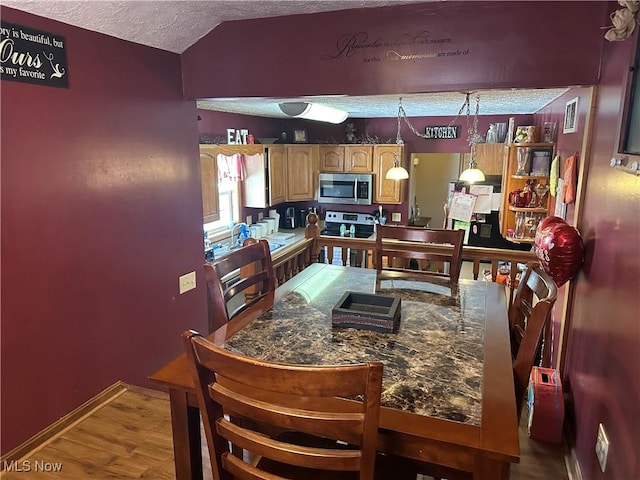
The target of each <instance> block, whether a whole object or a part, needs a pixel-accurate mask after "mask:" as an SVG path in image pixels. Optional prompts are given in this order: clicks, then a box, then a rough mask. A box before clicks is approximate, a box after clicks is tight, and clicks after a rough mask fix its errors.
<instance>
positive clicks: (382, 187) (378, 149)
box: [373, 145, 406, 204]
mask: <svg viewBox="0 0 640 480" xmlns="http://www.w3.org/2000/svg"><path fill="white" fill-rule="evenodd" d="M403 155H404V147H403V146H402V145H400V146H398V145H374V146H373V172H374V174H375V191H374V194H373V201H374V203H389V204H394V203H402V199H403V198H404V184H405V183H406V182H405V181H404V180H387V178H386V175H387V172H388V171H389V170H390V169H391V168H392V167H393V165H394V162H395V160H396V158H398V160H399V161H400V164H401V165H402V164H403V162H402V158H403Z"/></svg>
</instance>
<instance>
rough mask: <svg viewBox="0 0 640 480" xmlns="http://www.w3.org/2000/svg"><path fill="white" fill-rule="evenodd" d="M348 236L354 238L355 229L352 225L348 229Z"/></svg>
mask: <svg viewBox="0 0 640 480" xmlns="http://www.w3.org/2000/svg"><path fill="white" fill-rule="evenodd" d="M349 236H350V237H355V236H356V227H355V225H354V224H353V223H352V224H351V226H350V227H349Z"/></svg>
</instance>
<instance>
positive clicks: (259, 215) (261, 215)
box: [258, 212, 264, 221]
mask: <svg viewBox="0 0 640 480" xmlns="http://www.w3.org/2000/svg"><path fill="white" fill-rule="evenodd" d="M263 217H264V215H263V214H262V212H258V221H260V220H262V218H263Z"/></svg>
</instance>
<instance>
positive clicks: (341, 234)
mask: <svg viewBox="0 0 640 480" xmlns="http://www.w3.org/2000/svg"><path fill="white" fill-rule="evenodd" d="M346 231H347V227H346V226H345V224H344V223H343V224H342V225H340V236H341V237H344V234H345V232H346Z"/></svg>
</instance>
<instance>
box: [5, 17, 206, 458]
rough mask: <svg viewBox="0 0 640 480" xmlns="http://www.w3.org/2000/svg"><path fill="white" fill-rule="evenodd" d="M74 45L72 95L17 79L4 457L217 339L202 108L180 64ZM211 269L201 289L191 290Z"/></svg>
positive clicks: (134, 48) (9, 116)
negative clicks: (204, 198) (208, 295)
mask: <svg viewBox="0 0 640 480" xmlns="http://www.w3.org/2000/svg"><path fill="white" fill-rule="evenodd" d="M1 13H2V19H3V21H7V22H11V23H16V24H20V25H24V26H26V27H30V28H36V29H40V30H44V31H48V32H53V33H57V34H59V35H62V36H64V37H66V52H67V65H68V72H69V75H70V84H69V88H68V89H60V88H51V87H44V86H37V85H29V84H24V83H15V82H9V81H2V85H1V95H2V96H1V102H0V103H1V106H2V212H1V213H2V326H1V342H2V345H1V347H2V348H1V350H2V353H1V355H2V357H1V360H2V372H1V377H2V387H1V390H2V400H1V401H2V404H1V407H2V418H1V422H0V423H1V424H2V438H1V442H2V452H3V453H5V452H6V451H8V450H10V449H12V448H13V447H15V446H16V445H18V444H19V443H21V442H23V441H25V440H26V439H27V438H29V437H30V436H31V435H33V434H35V433H37V432H38V431H40V430H41V429H43V428H45V427H46V426H48V425H49V424H51V423H52V422H54V421H55V420H57V419H58V418H59V417H61V416H62V415H65V414H67V413H69V412H70V411H71V410H72V409H74V408H76V407H77V406H79V405H80V404H81V403H83V402H85V401H86V400H88V399H89V398H90V397H92V396H93V395H95V394H96V393H98V392H100V391H101V390H103V389H105V388H106V387H108V386H109V385H111V384H113V383H114V382H116V381H117V380H123V381H125V382H130V383H133V384H138V385H145V384H146V382H147V380H146V378H147V376H148V375H150V374H151V373H153V372H154V371H155V370H156V369H157V368H159V367H160V366H161V365H162V364H163V363H165V362H167V361H168V360H170V359H171V358H172V357H174V356H175V355H176V354H177V353H178V352H179V351H180V350H181V342H180V333H181V332H182V331H183V330H185V329H187V328H192V327H193V328H198V329H204V328H206V323H207V322H206V299H205V294H204V289H203V287H202V285H203V283H204V281H203V278H202V277H201V276H200V270H201V267H202V263H203V260H204V259H203V253H202V252H203V250H202V249H203V244H202V242H203V240H202V203H201V198H200V180H199V161H198V146H197V144H198V133H197V126H196V123H197V120H196V107H195V104H194V102H192V101H184V100H182V85H181V72H180V59H179V56H178V55H175V54H171V53H168V52H163V51H160V50H156V49H152V48H146V47H142V46H139V45H135V44H132V43H128V42H124V41H121V40H117V39H115V38H112V37H108V36H105V35H100V34H96V33H92V32H88V31H86V30H82V29H78V28H74V27H71V26H68V25H65V24H62V23H58V22H55V21H49V20H45V19H42V18H40V17H36V16H32V15H29V14H26V13H23V12H18V11H15V10H12V9H9V8H4V7H3V8H2V9H1ZM193 270H195V271H196V272H198V278H197V280H198V285H199V286H198V288H197V289H196V290H195V291H191V292H187V293H186V294H184V295H179V294H178V276H179V275H182V274H184V273H187V272H190V271H193Z"/></svg>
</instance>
